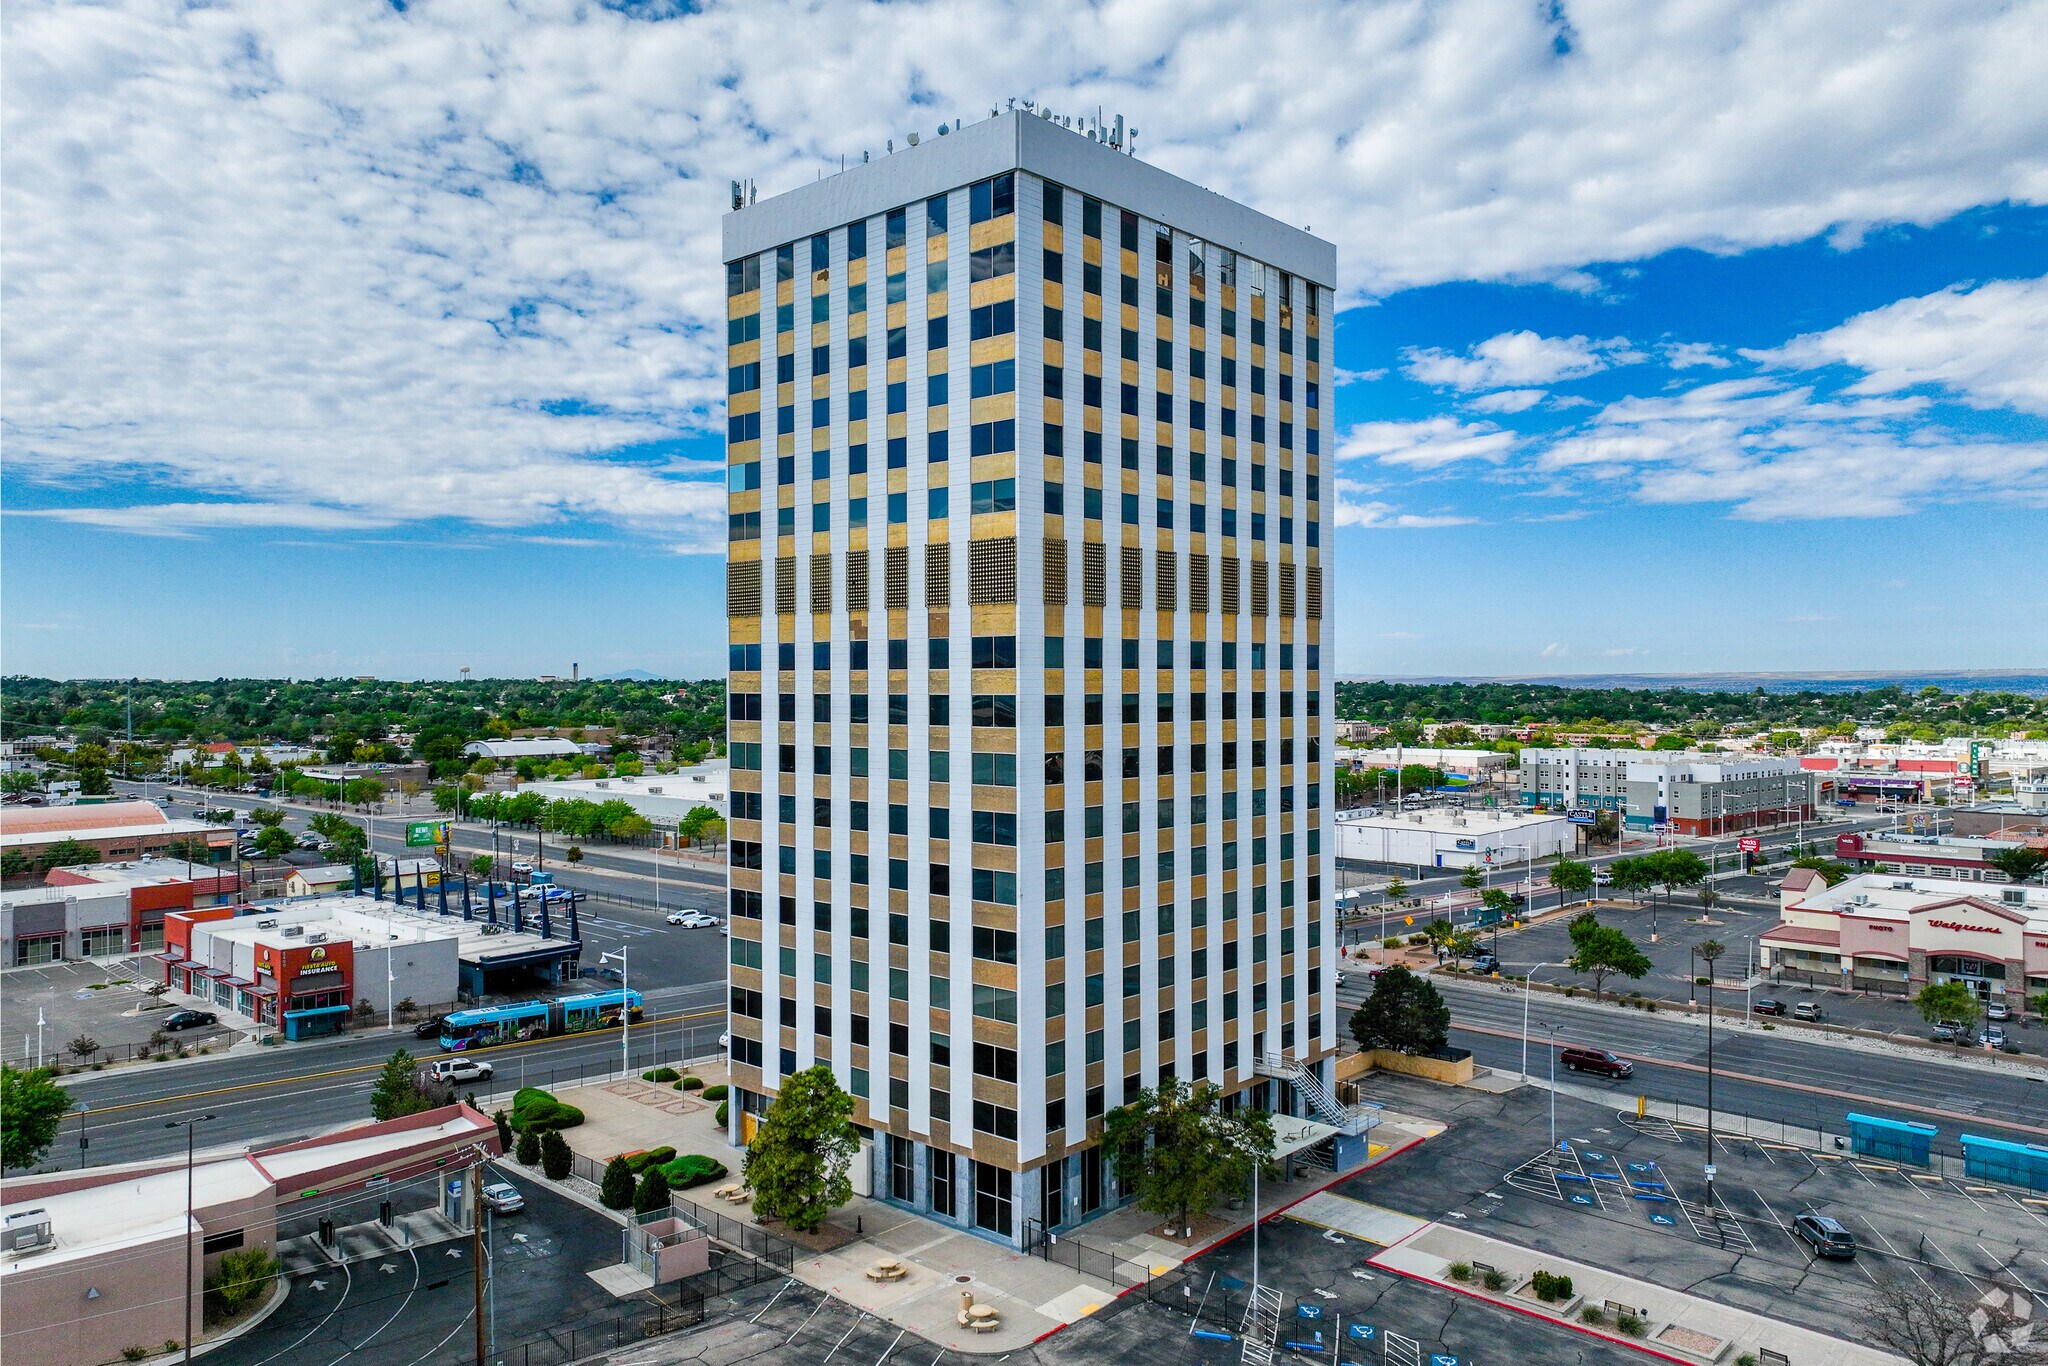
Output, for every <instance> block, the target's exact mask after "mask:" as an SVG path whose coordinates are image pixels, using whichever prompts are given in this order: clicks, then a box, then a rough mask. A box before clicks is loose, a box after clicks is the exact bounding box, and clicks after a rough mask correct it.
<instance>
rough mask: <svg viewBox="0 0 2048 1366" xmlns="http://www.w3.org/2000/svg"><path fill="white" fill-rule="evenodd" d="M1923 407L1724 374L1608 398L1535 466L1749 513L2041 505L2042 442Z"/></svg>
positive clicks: (1657, 497) (1807, 515)
mask: <svg viewBox="0 0 2048 1366" xmlns="http://www.w3.org/2000/svg"><path fill="white" fill-rule="evenodd" d="M1926 407H1927V403H1926V400H1924V399H1919V398H1849V399H1835V400H1829V399H1817V398H1815V397H1814V394H1813V391H1812V390H1811V389H1809V388H1804V387H1796V388H1794V387H1784V386H1780V385H1775V384H1772V383H1771V382H1770V381H1768V380H1763V379H1754V378H1752V379H1738V380H1724V381H1721V382H1719V383H1715V384H1706V385H1701V386H1699V387H1698V388H1695V389H1691V390H1688V391H1686V392H1684V393H1681V394H1678V395H1675V396H1669V397H1658V398H1629V399H1624V400H1622V401H1620V402H1618V403H1613V404H1610V405H1608V406H1607V407H1606V408H1605V409H1603V410H1602V411H1601V412H1600V413H1599V414H1598V416H1596V417H1595V418H1594V419H1593V420H1592V421H1591V422H1590V423H1588V424H1587V425H1586V426H1585V427H1583V428H1581V429H1579V430H1578V431H1575V432H1573V433H1571V434H1570V435H1567V436H1565V437H1564V438H1562V439H1560V440H1558V441H1555V442H1553V443H1552V444H1551V445H1550V446H1549V447H1548V448H1546V449H1545V450H1543V452H1542V453H1541V454H1540V455H1539V456H1538V457H1537V459H1536V461H1535V466H1536V468H1537V470H1539V471H1541V472H1544V473H1548V474H1552V475H1577V476H1579V477H1582V478H1588V479H1593V480H1598V481H1605V482H1609V483H1615V484H1618V485H1619V486H1620V487H1622V488H1624V489H1626V490H1627V491H1628V492H1630V493H1632V494H1633V495H1634V496H1635V497H1636V498H1638V499H1639V500H1641V501H1644V502H1650V503H1711V502H1725V503H1731V504H1733V515H1735V516H1736V517H1738V518H1743V519H1746V520H1755V521H1777V520H1790V519H1812V518H1824V517H1891V516H1897V515H1900V514H1903V513H1906V512H1910V511H1912V510H1914V509H1915V508H1917V507H1919V506H1922V505H1924V504H1927V503H1930V502H1937V501H1956V500H1966V499H2002V500H2008V501H2010V500H2020V501H2025V502H2030V503H2035V504H2040V505H2048V443H2035V442H2001V441H1964V440H1959V439H1957V438H1954V437H1952V436H1950V435H1947V434H1945V433H1943V432H1941V431H1939V430H1936V429H1927V428H1923V427H1922V426H1921V425H1920V424H1919V421H1918V419H1919V417H1920V415H1921V414H1923V413H1924V411H1925V409H1926Z"/></svg>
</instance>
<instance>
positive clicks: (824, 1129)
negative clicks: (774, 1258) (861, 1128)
mask: <svg viewBox="0 0 2048 1366" xmlns="http://www.w3.org/2000/svg"><path fill="white" fill-rule="evenodd" d="M852 1118H853V1098H852V1097H851V1096H849V1095H847V1094H846V1092H844V1091H842V1090H840V1089H839V1083H837V1082H836V1081H834V1080H833V1079H832V1069H831V1068H829V1067H812V1068H808V1069H806V1070H805V1071H802V1072H798V1073H797V1074H796V1075H794V1076H792V1077H790V1078H788V1079H787V1080H786V1081H784V1082H783V1084H782V1092H781V1094H780V1095H778V1096H776V1098H775V1103H774V1104H772V1105H770V1106H769V1107H768V1112H767V1113H766V1114H764V1115H762V1116H761V1124H760V1127H759V1128H758V1129H756V1130H755V1132H754V1142H753V1144H752V1145H751V1146H750V1147H749V1148H748V1149H747V1157H746V1161H745V1163H744V1165H743V1166H742V1168H741V1170H742V1171H743V1172H744V1173H745V1175H746V1181H747V1185H749V1186H750V1187H752V1188H753V1191H754V1206H753V1208H754V1214H755V1216H756V1217H758V1218H761V1219H780V1220H781V1221H783V1222H784V1223H786V1224H788V1225H789V1226H790V1227H791V1228H793V1229H796V1230H797V1231H798V1232H801V1233H809V1232H812V1231H814V1230H815V1229H817V1228H818V1227H819V1226H820V1225H821V1224H823V1223H824V1222H825V1216H826V1215H828V1214H830V1213H831V1212H832V1211H833V1210H835V1209H837V1208H839V1206H841V1205H843V1204H845V1203H846V1202H847V1201H848V1200H850V1199H852V1198H853V1183H852V1182H851V1181H849V1180H848V1179H847V1175H846V1172H847V1167H848V1166H849V1164H851V1163H852V1161H853V1158H854V1154H855V1153H856V1152H858V1151H859V1149H860V1135H859V1133H858V1131H857V1130H855V1128H854V1127H853V1123H852Z"/></svg>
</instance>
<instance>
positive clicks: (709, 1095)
mask: <svg viewBox="0 0 2048 1366" xmlns="http://www.w3.org/2000/svg"><path fill="white" fill-rule="evenodd" d="M725 1096H726V1090H725V1083H724V1082H720V1083H718V1085H716V1086H707V1087H705V1088H704V1099H706V1100H724V1099H725Z"/></svg>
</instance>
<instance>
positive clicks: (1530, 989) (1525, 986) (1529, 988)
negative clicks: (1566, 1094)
mask: <svg viewBox="0 0 2048 1366" xmlns="http://www.w3.org/2000/svg"><path fill="white" fill-rule="evenodd" d="M1563 966H1564V964H1563V963H1538V964H1537V965H1536V966H1535V967H1533V968H1530V969H1529V975H1528V976H1526V977H1524V978H1523V979H1522V1080H1523V1081H1525V1082H1526V1081H1527V1080H1529V998H1530V997H1531V996H1534V995H1535V994H1536V974H1537V973H1539V972H1541V971H1543V969H1545V968H1561V967H1563ZM1556 1075H1557V1069H1556V1068H1555V1067H1553V1068H1552V1069H1551V1078H1552V1080H1555V1079H1556Z"/></svg>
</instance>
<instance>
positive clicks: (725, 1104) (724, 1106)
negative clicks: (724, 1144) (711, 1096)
mask: <svg viewBox="0 0 2048 1366" xmlns="http://www.w3.org/2000/svg"><path fill="white" fill-rule="evenodd" d="M731 1108H732V1102H731V1101H729V1100H721V1101H720V1102H718V1111H717V1113H716V1114H714V1115H712V1118H713V1119H715V1120H717V1121H718V1126H719V1127H720V1128H721V1129H722V1128H724V1127H725V1120H726V1113H727V1111H728V1110H730V1109H731Z"/></svg>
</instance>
